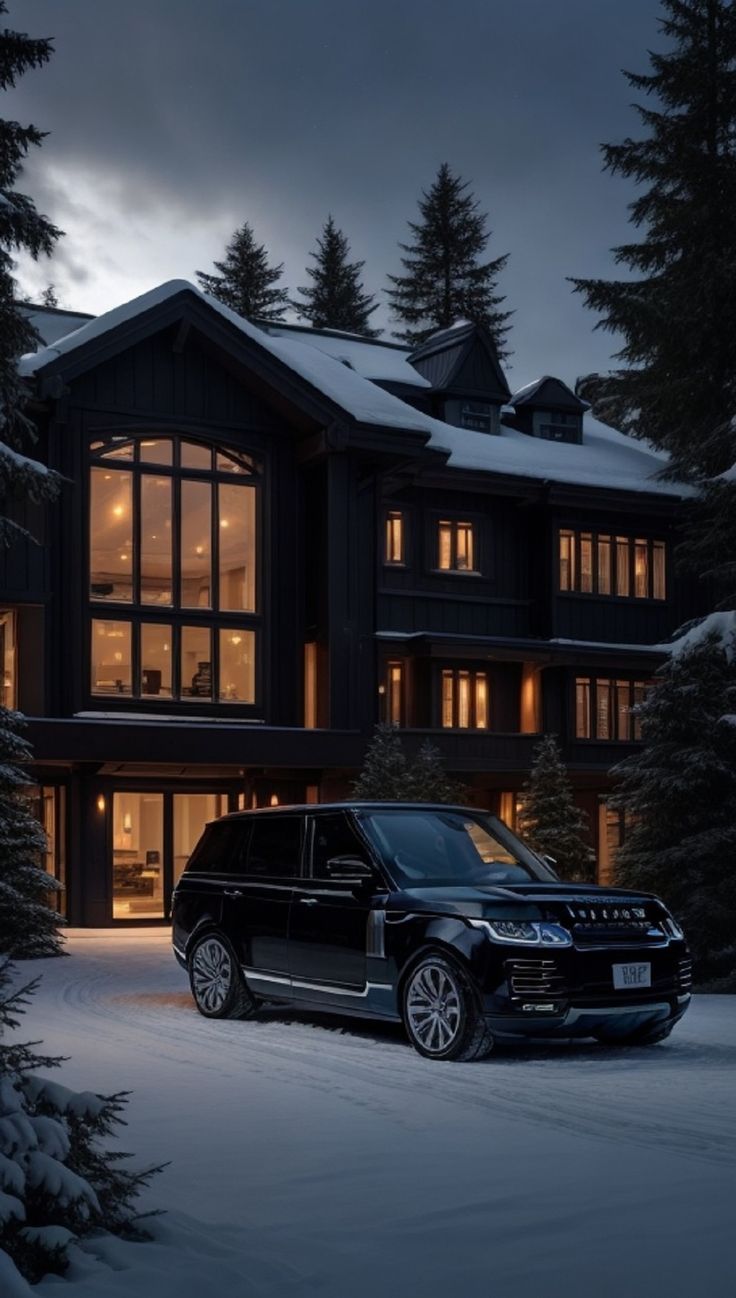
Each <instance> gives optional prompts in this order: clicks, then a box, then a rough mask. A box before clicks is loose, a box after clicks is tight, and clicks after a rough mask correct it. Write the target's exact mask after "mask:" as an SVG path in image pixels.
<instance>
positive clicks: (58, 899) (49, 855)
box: [31, 784, 67, 915]
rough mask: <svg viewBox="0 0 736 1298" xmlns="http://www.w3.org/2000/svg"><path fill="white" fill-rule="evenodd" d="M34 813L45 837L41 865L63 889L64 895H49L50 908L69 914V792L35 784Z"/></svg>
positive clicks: (52, 786) (33, 791)
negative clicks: (67, 794) (67, 898)
mask: <svg viewBox="0 0 736 1298" xmlns="http://www.w3.org/2000/svg"><path fill="white" fill-rule="evenodd" d="M31 810H32V811H33V814H34V815H35V817H36V819H37V820H38V821H39V822H40V824H41V825H42V826H43V831H44V833H45V835H46V851H45V852H44V853H43V860H42V862H41V864H42V865H43V867H44V869H45V870H46V872H47V873H48V874H50V875H51V877H52V879H56V880H57V882H58V883H60V884H61V885H62V888H63V891H62V892H55V893H50V894H49V899H48V900H49V905H51V906H53V907H54V909H55V910H58V911H59V913H60V914H61V915H66V913H67V900H66V789H65V788H63V787H62V786H60V785H54V784H43V785H38V784H37V785H34V786H33V788H32V789H31Z"/></svg>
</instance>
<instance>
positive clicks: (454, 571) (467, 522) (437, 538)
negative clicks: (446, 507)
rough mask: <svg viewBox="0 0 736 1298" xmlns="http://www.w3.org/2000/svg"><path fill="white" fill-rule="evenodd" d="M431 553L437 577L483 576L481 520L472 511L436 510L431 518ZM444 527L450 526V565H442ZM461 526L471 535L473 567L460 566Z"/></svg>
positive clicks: (433, 573)
mask: <svg viewBox="0 0 736 1298" xmlns="http://www.w3.org/2000/svg"><path fill="white" fill-rule="evenodd" d="M431 527H432V535H431V555H432V563H431V566H430V572H431V573H432V575H433V576H435V577H482V576H483V569H482V566H481V560H482V555H481V528H480V520H479V518H478V517H477V515H474V514H471V513H467V514H465V513H463V514H459V513H457V512H454V511H453V512H450V511H447V512H439V511H435V512H434V514H433V515H432V520H431ZM442 527H449V528H450V566H449V567H448V568H443V567H441V559H442V555H441V549H442V540H441V535H442V534H441V531H440V529H441V528H442ZM460 528H468V529H469V530H470V535H471V544H472V551H473V555H472V558H473V567H472V568H458V567H457V556H458V533H459V529H460Z"/></svg>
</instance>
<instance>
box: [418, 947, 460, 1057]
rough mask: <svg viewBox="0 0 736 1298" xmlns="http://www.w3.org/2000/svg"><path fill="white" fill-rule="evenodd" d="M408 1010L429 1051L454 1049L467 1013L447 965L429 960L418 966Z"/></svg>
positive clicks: (433, 1053)
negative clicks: (453, 1046)
mask: <svg viewBox="0 0 736 1298" xmlns="http://www.w3.org/2000/svg"><path fill="white" fill-rule="evenodd" d="M406 1014H407V1019H408V1025H409V1028H410V1030H411V1032H412V1035H413V1036H414V1037H415V1038H416V1040H417V1041H418V1042H419V1044H420V1045H421V1046H422V1048H423V1049H424V1050H425V1051H426V1052H427V1054H432V1055H441V1054H444V1053H445V1051H447V1050H449V1049H450V1047H451V1046H452V1045H453V1043H454V1041H455V1039H456V1037H457V1035H458V1033H459V1032H460V1030H461V1027H462V1021H463V1013H462V1000H461V994H460V989H459V987H458V986H457V984H456V983H455V981H454V979H453V978H452V976H451V974H450V973H449V971H448V970H447V969H446V968H444V967H443V966H442V965H439V964H432V963H427V964H423V965H421V966H420V968H419V969H417V971H416V973H415V974H413V976H412V978H411V981H410V983H409V986H408V988H407V993H406Z"/></svg>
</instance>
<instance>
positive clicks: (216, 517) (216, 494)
mask: <svg viewBox="0 0 736 1298" xmlns="http://www.w3.org/2000/svg"><path fill="white" fill-rule="evenodd" d="M210 514H211V524H212V541H211V544H210V550H211V553H212V572H211V574H210V604H211V605H212V612H213V613H215V612H219V610H220V485H219V483H218V482H213V483H212V505H211V510H210ZM218 679H219V678H218Z"/></svg>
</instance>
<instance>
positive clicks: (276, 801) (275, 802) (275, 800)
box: [271, 793, 279, 807]
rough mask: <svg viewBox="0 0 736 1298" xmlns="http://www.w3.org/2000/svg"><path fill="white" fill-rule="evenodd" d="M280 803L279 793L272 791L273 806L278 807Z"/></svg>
mask: <svg viewBox="0 0 736 1298" xmlns="http://www.w3.org/2000/svg"><path fill="white" fill-rule="evenodd" d="M278 805H279V795H278V794H277V793H272V794H271V806H272V807H278Z"/></svg>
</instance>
